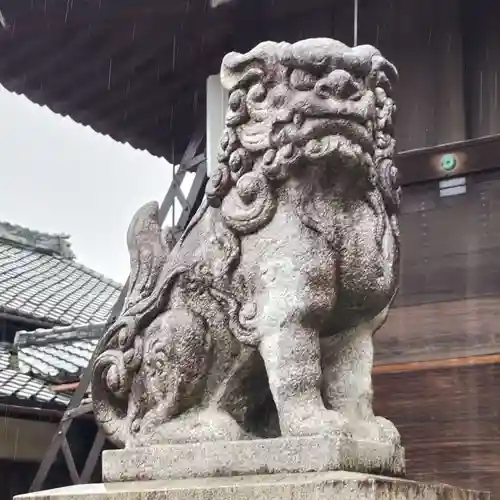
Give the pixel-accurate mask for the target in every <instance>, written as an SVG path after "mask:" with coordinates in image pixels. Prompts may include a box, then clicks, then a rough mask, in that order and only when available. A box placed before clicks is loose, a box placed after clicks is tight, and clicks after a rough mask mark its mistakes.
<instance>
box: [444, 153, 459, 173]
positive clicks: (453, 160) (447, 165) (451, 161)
mask: <svg viewBox="0 0 500 500" xmlns="http://www.w3.org/2000/svg"><path fill="white" fill-rule="evenodd" d="M456 166H457V157H456V156H455V155H454V154H452V153H449V154H446V155H443V156H442V157H441V168H442V169H443V170H445V171H446V172H450V171H451V170H453V169H454V168H455V167H456Z"/></svg>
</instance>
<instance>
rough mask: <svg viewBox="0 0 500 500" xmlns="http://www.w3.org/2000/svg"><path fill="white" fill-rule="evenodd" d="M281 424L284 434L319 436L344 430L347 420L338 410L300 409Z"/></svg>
mask: <svg viewBox="0 0 500 500" xmlns="http://www.w3.org/2000/svg"><path fill="white" fill-rule="evenodd" d="M283 420H285V421H284V422H283V423H282V424H280V425H281V434H282V436H317V435H318V434H320V435H321V434H322V435H332V434H339V433H342V432H343V429H344V426H345V425H346V423H347V420H346V419H345V418H344V417H343V416H342V415H341V414H340V413H338V412H336V411H333V410H326V409H319V410H318V409H317V408H315V409H311V410H304V409H300V410H299V409H298V410H296V411H294V412H293V414H291V415H288V416H287V417H286V419H283Z"/></svg>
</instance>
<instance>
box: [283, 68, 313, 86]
mask: <svg viewBox="0 0 500 500" xmlns="http://www.w3.org/2000/svg"><path fill="white" fill-rule="evenodd" d="M317 81H318V78H317V77H316V76H314V75H313V74H311V73H308V72H306V71H304V70H302V69H294V70H293V71H292V73H291V75H290V85H291V86H292V87H293V88H295V89H297V90H311V89H313V88H314V85H316V82H317Z"/></svg>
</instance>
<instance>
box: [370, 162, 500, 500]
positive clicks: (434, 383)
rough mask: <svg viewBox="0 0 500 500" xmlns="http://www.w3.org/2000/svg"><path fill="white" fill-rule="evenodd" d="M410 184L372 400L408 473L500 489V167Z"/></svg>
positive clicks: (380, 334)
mask: <svg viewBox="0 0 500 500" xmlns="http://www.w3.org/2000/svg"><path fill="white" fill-rule="evenodd" d="M466 189H467V191H466V193H465V194H461V195H456V196H450V197H440V192H439V182H438V181H437V180H434V181H431V182H423V183H419V184H413V185H410V186H406V187H405V190H404V197H403V205H402V214H401V233H402V250H403V253H402V272H401V291H400V294H399V297H398V299H397V302H396V304H395V307H394V309H393V310H392V312H391V314H390V316H389V318H388V321H387V323H386V324H385V325H384V327H383V328H382V329H381V330H380V332H378V334H377V336H376V340H375V344H376V357H375V363H376V366H375V370H374V386H375V401H376V403H375V404H376V410H377V412H378V413H379V414H382V415H384V416H387V417H388V418H390V419H392V420H393V421H394V422H395V423H396V424H397V425H398V428H399V429H400V430H401V433H402V437H403V443H404V445H405V447H406V450H407V457H408V463H407V465H408V474H409V476H410V477H411V478H414V479H418V480H424V481H443V482H447V483H452V484H455V485H458V486H462V487H468V488H476V489H483V490H484V489H485V490H491V491H492V493H493V495H492V498H493V499H496V498H500V475H499V473H498V472H499V471H500V398H499V394H500V170H495V169H492V170H488V171H487V170H484V171H480V172H475V173H471V174H470V175H467V176H466Z"/></svg>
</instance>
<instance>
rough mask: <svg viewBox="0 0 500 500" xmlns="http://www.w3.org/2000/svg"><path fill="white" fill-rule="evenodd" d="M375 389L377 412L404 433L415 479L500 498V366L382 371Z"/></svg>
mask: <svg viewBox="0 0 500 500" xmlns="http://www.w3.org/2000/svg"><path fill="white" fill-rule="evenodd" d="M374 387H375V395H376V403H375V410H376V411H377V412H378V413H379V414H384V415H385V416H387V417H388V418H390V419H391V420H392V421H393V422H394V423H395V424H396V425H397V427H398V429H399V430H400V432H401V436H402V440H403V443H404V446H405V448H406V457H407V473H408V476H409V477H410V478H411V479H415V480H420V481H429V482H444V483H448V484H453V485H456V486H460V487H463V488H473V489H479V490H490V491H491V492H492V499H493V500H494V499H498V498H500V474H499V471H500V402H499V400H498V391H499V388H500V364H498V363H492V364H484V365H482V364H478V365H472V366H456V367H442V368H425V367H422V369H413V370H411V371H404V370H401V371H394V372H391V371H389V372H388V373H378V374H376V375H375V377H374Z"/></svg>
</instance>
